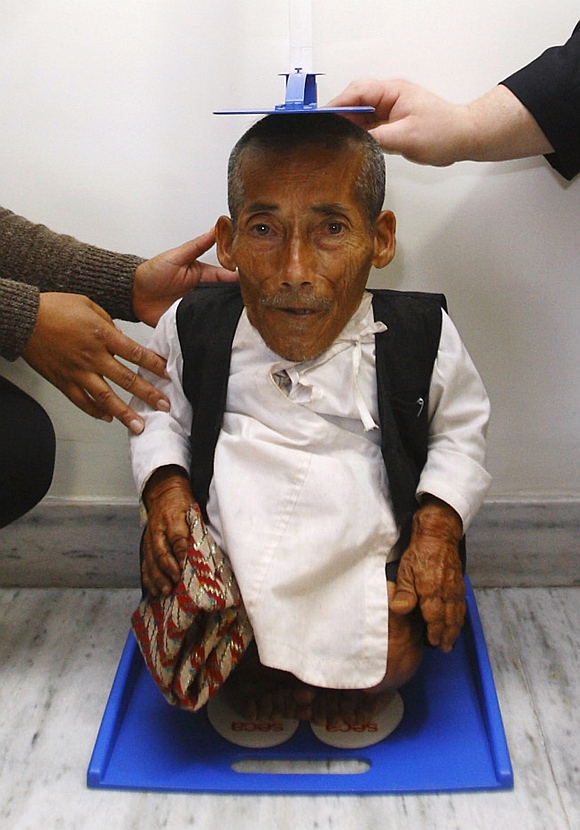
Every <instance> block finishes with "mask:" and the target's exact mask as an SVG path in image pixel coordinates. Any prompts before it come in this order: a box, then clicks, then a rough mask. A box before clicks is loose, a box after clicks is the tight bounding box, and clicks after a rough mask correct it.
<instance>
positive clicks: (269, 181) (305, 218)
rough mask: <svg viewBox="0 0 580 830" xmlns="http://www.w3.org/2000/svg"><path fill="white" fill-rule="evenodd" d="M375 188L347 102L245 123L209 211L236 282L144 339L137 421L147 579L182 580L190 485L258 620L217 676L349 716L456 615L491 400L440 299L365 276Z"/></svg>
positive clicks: (390, 248)
mask: <svg viewBox="0 0 580 830" xmlns="http://www.w3.org/2000/svg"><path fill="white" fill-rule="evenodd" d="M384 187H385V166H384V159H383V156H382V153H381V151H380V148H379V147H378V145H377V144H376V142H375V141H374V139H372V138H371V137H370V136H369V135H368V134H367V133H365V131H364V130H362V129H360V128H359V127H357V126H355V125H354V124H352V123H350V122H349V121H347V120H346V119H343V118H341V117H339V116H335V115H329V114H322V113H318V114H316V115H308V116H306V115H295V116H294V115H288V114H284V115H273V116H268V117H267V118H265V119H263V120H262V121H260V122H258V123H257V124H256V125H254V127H252V128H251V129H250V130H249V131H248V132H247V133H246V134H245V135H244V136H243V137H242V138H241V139H240V141H239V142H238V144H237V145H236V147H235V148H234V150H233V152H232V155H231V157H230V165H229V179H228V194H229V209H230V217H225V216H222V217H220V219H219V220H218V222H217V226H216V234H217V245H218V255H219V259H220V262H221V264H222V265H223V266H224V267H226V268H228V269H236V270H237V271H238V273H239V287H238V286H237V285H230V286H221V287H220V286H217V287H212V286H209V287H206V288H201V290H198V289H196V290H195V291H194V292H192V293H191V294H190V295H188V297H187V298H186V299H185V300H183V301H182V302H181V303H180V304H177V305H175V306H174V307H173V308H172V309H171V310H170V311H168V312H167V313H166V315H165V316H164V317H163V318H162V320H161V322H160V324H159V326H158V328H157V331H156V334H155V335H154V338H153V342H152V343H151V348H152V349H154V350H155V351H156V352H158V353H159V354H160V355H162V356H163V357H165V358H166V359H167V371H168V373H169V378H170V379H169V380H168V381H167V383H166V384H165V386H163V387H162V388H163V391H165V393H166V394H167V396H168V397H169V399H170V400H171V412H170V413H162V412H156V411H153V410H152V409H149V408H147V406H146V405H144V406H141V407H140V409H139V411H140V414H141V415H142V417H143V418H144V419H145V420H146V428H145V430H144V432H143V433H142V434H141V435H140V436H137V437H132V438H131V447H132V462H133V469H134V474H135V478H136V482H137V486H138V488H139V492H140V493H141V495H142V499H143V503H144V505H145V507H146V510H147V515H148V522H147V527H146V530H145V534H144V539H143V550H142V579H143V584H144V586H145V588H146V589H147V590H148V591H149V592H150V594H151V595H153V596H155V595H158V594H160V593H161V594H162V595H167V594H169V593H170V592H171V591H172V590H173V587H174V585H175V584H177V582H178V581H179V579H180V575H181V566H182V563H183V560H184V555H185V549H186V545H187V538H188V535H189V529H188V526H187V523H186V518H185V517H186V512H187V509H188V507H189V505H190V504H191V503H192V501H196V502H197V503H198V504H199V505H200V507H201V510H202V512H203V515H204V517H205V518H206V520H207V522H208V524H209V527H210V529H211V531H212V533H213V535H214V537H215V539H216V540H217V542H218V544H219V545H220V547H221V549H222V550H223V551H224V552H225V553H226V554H227V556H228V557H229V560H230V561H231V564H232V567H233V570H234V573H235V575H236V577H237V581H238V584H239V587H240V590H241V595H242V597H243V601H244V605H245V608H246V610H247V613H248V615H249V618H250V621H251V624H252V628H253V631H254V639H255V649H254V650H251V649H250V650H249V652H248V653H247V655H246V656H245V657H244V659H243V660H242V662H241V664H240V666H239V667H238V668H237V669H236V670H235V671H234V673H233V674H232V676H231V678H230V680H229V681H228V683H227V684H226V688H228V686H230V688H231V689H232V694H233V699H234V703H235V705H236V706H237V707H238V709H239V710H240V711H241V712H242V713H244V714H246V715H247V716H254V717H256V716H257V717H259V716H260V715H261V714H263V715H270V716H271V715H272V714H278V715H281V716H287V717H298V718H301V719H307V720H312V721H315V722H316V723H321V724H327V725H328V724H337V723H338V724H340V723H346V724H352V723H358V722H361V721H362V720H364V719H365V718H368V716H369V713H370V712H372V710H373V708H374V707H376V704H377V701H379V700H380V701H382V704H383V703H384V704H385V705H386V704H387V703H388V701H389V699H390V698H391V697H392V696H393V694H394V692H395V690H396V689H398V688H399V687H400V686H401V685H402V684H404V683H405V682H407V681H408V680H409V679H410V678H411V677H412V675H413V674H414V673H415V671H416V670H417V668H418V666H419V664H420V661H421V656H422V645H423V640H424V634H425V631H426V636H427V638H428V641H429V642H430V643H431V644H432V645H434V646H439V647H441V648H442V649H443V650H444V651H448V650H450V649H451V648H452V646H453V643H454V642H455V640H456V638H457V636H458V634H459V631H460V629H461V626H462V623H463V617H464V611H465V605H464V588H463V579H462V562H461V557H460V549H461V539H462V536H463V533H464V530H465V527H466V526H467V525H468V524H469V521H470V520H471V518H472V517H473V515H474V514H475V512H476V511H477V509H478V507H479V506H480V504H481V501H482V499H483V497H484V495H485V492H486V490H487V487H488V483H489V476H488V474H487V472H486V471H485V470H484V468H483V463H484V455H485V432H486V427H487V421H488V415H489V408H488V400H487V396H486V393H485V390H484V388H483V385H482V383H481V380H480V378H479V376H478V374H477V372H476V370H475V368H474V366H473V364H472V362H471V360H470V358H469V356H468V354H467V352H466V350H465V348H464V347H463V345H462V343H461V341H460V339H459V336H458V334H457V332H456V330H455V328H454V326H453V324H452V323H451V322H450V320H449V318H448V317H447V315H446V314H445V312H444V311H443V310H442V308H441V305H442V302H443V298H442V297H441V296H440V295H427V294H410V293H402V292H394V291H376V292H372V293H369V292H367V291H366V289H365V286H366V282H367V278H368V275H369V272H370V269H371V266H375V267H377V268H382V267H384V266H385V265H387V264H388V263H389V262H390V261H391V259H392V258H393V256H394V252H395V218H394V216H393V214H392V213H391V212H390V211H384V210H382V204H383V199H384ZM134 405H137V406H138V405H139V404H138V402H134ZM382 704H381V705H382Z"/></svg>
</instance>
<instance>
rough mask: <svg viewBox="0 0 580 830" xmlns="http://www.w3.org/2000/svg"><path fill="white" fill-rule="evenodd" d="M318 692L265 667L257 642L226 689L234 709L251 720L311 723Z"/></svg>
mask: <svg viewBox="0 0 580 830" xmlns="http://www.w3.org/2000/svg"><path fill="white" fill-rule="evenodd" d="M317 692H318V690H317V689H315V688H314V687H313V686H308V685H307V684H306V683H302V682H301V681H300V680H298V678H296V677H294V675H293V674H290V673H289V672H284V671H280V670H279V669H272V668H269V667H268V666H263V665H262V663H261V662H260V658H259V657H258V651H257V648H256V645H255V643H251V644H250V646H249V647H248V649H247V651H246V653H245V654H244V657H243V659H242V660H241V662H240V663H239V665H238V666H237V667H236V669H235V670H234V671H233V672H232V674H231V675H230V677H229V678H228V680H227V683H226V684H225V685H224V688H223V694H224V695H225V697H226V698H227V700H228V702H229V704H230V706H231V707H232V708H233V709H234V710H235V711H236V712H237V713H238V714H239V715H240V716H241V717H243V718H245V719H246V720H251V721H268V720H277V719H295V720H311V717H312V702H313V700H314V698H315V696H316V694H317Z"/></svg>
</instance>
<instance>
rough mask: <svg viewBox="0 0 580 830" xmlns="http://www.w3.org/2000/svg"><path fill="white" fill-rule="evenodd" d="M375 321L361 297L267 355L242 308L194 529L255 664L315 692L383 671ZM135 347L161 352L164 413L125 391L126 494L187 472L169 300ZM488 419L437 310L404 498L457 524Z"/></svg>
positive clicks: (386, 555) (187, 417)
mask: <svg viewBox="0 0 580 830" xmlns="http://www.w3.org/2000/svg"><path fill="white" fill-rule="evenodd" d="M384 328H385V326H384V324H382V323H377V322H375V321H374V319H373V313H372V307H371V296H370V295H369V294H365V297H364V298H363V302H362V303H361V306H360V307H359V310H358V311H357V313H356V314H355V315H354V316H353V318H351V320H350V321H349V323H348V324H347V326H346V327H345V329H344V330H343V332H342V333H341V335H340V336H339V338H337V340H336V341H335V343H334V344H333V345H332V346H331V348H330V349H329V350H328V351H327V352H325V353H324V354H323V355H321V356H320V357H319V358H316V359H315V360H313V361H307V362H305V363H301V364H294V363H291V362H290V361H286V360H282V359H281V358H280V357H279V356H278V355H276V354H275V353H273V352H272V351H270V349H268V347H267V346H266V345H265V343H264V342H263V340H262V338H261V337H260V335H259V334H258V332H257V331H256V330H255V329H254V328H253V327H252V326H251V325H250V323H249V321H248V319H247V316H246V314H245V312H244V313H243V314H242V317H241V319H240V322H239V325H238V328H237V331H236V334H235V338H234V343H233V349H232V363H231V368H230V378H229V384H228V396H227V403H226V412H225V414H224V421H223V425H222V431H221V433H220V437H219V440H218V444H217V447H216V455H215V463H214V477H213V480H212V483H211V487H210V499H209V502H208V514H209V518H210V523H211V527H212V530H213V532H214V534H215V536H216V539H217V541H218V542H219V543H220V545H221V546H222V548H223V549H224V551H225V552H226V553H227V554H228V556H229V557H230V559H231V561H232V565H233V568H234V571H235V573H236V577H237V579H238V583H239V585H240V589H241V592H242V596H243V598H244V603H245V606H246V609H247V611H248V614H249V617H250V620H251V622H252V626H253V628H254V633H255V638H256V643H257V645H258V649H259V653H260V658H261V660H262V662H263V663H264V664H265V665H269V666H272V667H275V668H280V669H283V670H285V671H289V672H292V673H293V674H295V675H296V676H297V677H299V678H300V679H302V680H303V681H305V682H307V683H310V684H312V685H315V686H324V687H331V688H349V689H353V688H368V687H370V686H373V685H375V684H376V683H378V682H379V681H380V680H381V679H382V678H383V676H384V673H385V668H386V659H387V638H388V603H387V589H386V577H385V563H386V562H387V561H389V559H391V558H396V556H397V555H398V553H395V551H394V546H395V543H396V540H397V536H398V530H397V527H396V525H395V521H394V517H393V514H392V510H391V507H390V499H389V493H388V483H387V480H386V471H385V466H384V462H383V460H382V455H381V451H380V431H379V429H378V427H377V422H378V407H377V398H376V377H375V359H374V333H375V332H376V331H381V330H384ZM150 348H152V349H154V350H155V351H157V352H158V353H159V354H161V355H163V356H165V357H167V359H168V373H169V375H170V378H171V382H170V383H168V384H167V388H166V389H165V390H164V391H166V393H167V394H168V396H169V397H170V400H171V404H172V409H171V413H169V414H165V413H158V412H152V411H151V409H150V408H149V407H147V406H146V405H144V404H141V403H139V402H138V401H137V400H134V401H133V405H134V406H135V408H136V409H137V410H138V411H140V414H141V415H142V416H143V417H144V418H145V420H146V429H145V430H144V432H143V433H142V434H141V435H140V436H138V437H131V450H132V461H133V468H134V473H135V477H136V481H137V485H138V487H139V490H140V492H141V491H142V488H143V487H144V485H145V483H146V481H147V479H148V477H149V475H150V474H151V473H152V472H153V471H154V470H155V469H156V468H157V467H159V466H162V465H167V464H178V465H180V466H182V467H184V468H186V469H188V467H189V429H190V424H191V408H190V406H189V403H188V402H187V400H186V399H185V397H184V395H183V391H182V389H181V383H180V379H181V369H182V358H181V354H180V350H179V340H178V337H177V331H176V325H175V307H174V308H173V309H172V310H170V311H169V312H167V314H166V315H164V318H162V321H161V322H160V324H159V326H158V329H157V330H156V333H155V335H154V338H153V342H152V343H151V344H150ZM144 374H145V373H144ZM145 376H147V375H145ZM156 381H157V385H158V386H159V383H158V379H156ZM488 414H489V409H488V401H487V396H486V394H485V390H484V388H483V385H482V383H481V380H480V379H479V376H478V375H477V372H476V371H475V369H474V367H473V364H472V362H471V360H470V359H469V356H468V355H467V352H466V351H465V349H464V347H463V345H462V344H461V341H460V340H459V337H458V335H457V332H456V331H455V328H454V327H453V325H452V324H451V322H450V321H449V318H448V317H447V315H444V317H443V327H442V337H441V343H440V348H439V353H438V356H437V361H436V364H435V368H434V372H433V379H432V383H431V390H430V403H429V418H430V436H431V437H430V447H429V459H428V462H427V465H426V467H425V469H424V471H423V475H422V477H421V481H420V484H419V488H418V492H429V493H432V494H433V495H435V496H439V497H440V498H442V499H444V500H445V501H447V502H448V503H449V504H451V505H452V506H453V507H454V508H455V509H456V510H457V511H458V513H459V514H460V515H461V516H462V518H463V520H464V525H467V524H468V522H469V520H470V519H471V516H472V515H474V513H475V512H476V510H477V508H478V507H479V505H480V503H481V501H482V500H483V496H484V495H485V492H486V490H487V486H488V483H489V476H488V474H487V473H486V472H485V470H484V469H483V462H484V454H485V429H486V425H487V419H488ZM430 461H432V463H431V464H430Z"/></svg>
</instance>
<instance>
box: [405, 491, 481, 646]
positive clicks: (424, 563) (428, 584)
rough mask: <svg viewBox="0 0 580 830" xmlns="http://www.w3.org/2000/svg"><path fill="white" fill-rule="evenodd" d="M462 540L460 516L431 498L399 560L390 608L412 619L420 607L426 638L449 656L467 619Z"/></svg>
mask: <svg viewBox="0 0 580 830" xmlns="http://www.w3.org/2000/svg"><path fill="white" fill-rule="evenodd" d="M462 535H463V528H462V522H461V519H460V518H459V516H458V514H457V513H456V512H455V510H453V508H451V507H450V506H449V505H448V504H446V503H445V502H442V501H440V500H438V499H434V498H433V497H431V496H429V497H427V498H426V499H425V502H424V504H423V506H422V507H420V508H419V509H418V510H417V512H416V513H415V516H414V519H413V533H412V536H411V541H410V543H409V547H408V548H407V550H406V551H405V553H404V554H403V556H402V557H401V562H400V565H399V573H398V576H397V587H396V592H395V595H394V597H393V599H392V600H391V603H390V608H391V611H392V612H393V613H395V614H409V613H410V612H411V611H413V609H414V608H416V607H417V604H418V605H419V607H420V609H421V614H422V616H423V619H424V620H425V624H426V627H427V639H428V640H429V642H430V643H431V645H433V646H439V648H440V649H441V650H442V651H445V652H448V651H451V649H452V648H453V645H454V644H455V641H456V640H457V637H458V636H459V632H460V631H461V628H462V626H463V620H464V618H465V585H464V581H463V574H462V570H461V561H460V559H459V553H458V546H459V541H460V539H461V537H462Z"/></svg>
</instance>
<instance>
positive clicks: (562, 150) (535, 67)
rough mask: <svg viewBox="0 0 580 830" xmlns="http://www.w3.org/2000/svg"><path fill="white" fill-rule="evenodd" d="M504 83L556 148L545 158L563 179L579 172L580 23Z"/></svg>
mask: <svg viewBox="0 0 580 830" xmlns="http://www.w3.org/2000/svg"><path fill="white" fill-rule="evenodd" d="M502 84H503V85H504V86H506V87H507V88H508V89H509V90H511V92H513V93H514V95H515V96H516V97H517V98H519V100H520V101H521V102H522V104H523V105H524V106H525V107H526V109H528V110H529V111H530V112H531V114H532V115H533V116H534V118H535V119H536V121H537V122H538V124H539V126H540V128H541V130H542V132H543V133H544V135H545V136H546V138H547V139H548V140H549V142H550V144H551V145H552V147H553V148H554V152H553V153H551V154H550V155H548V156H546V158H547V159H548V161H549V162H550V164H551V165H552V167H554V169H555V170H557V171H558V173H560V174H561V175H562V176H564V178H566V179H568V180H569V179H573V178H574V176H575V175H576V174H577V173H578V172H580V23H578V25H577V26H576V28H575V29H574V32H573V33H572V36H571V37H570V39H569V40H568V41H567V43H565V44H564V45H563V46H555V47H553V48H552V49H548V50H547V51H546V52H544V53H543V54H542V55H540V57H539V58H536V60H535V61H532V63H530V64H528V66H525V67H524V68H523V69H520V70H519V72H516V73H514V74H513V75H511V76H510V77H509V78H506V80H505V81H502Z"/></svg>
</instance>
